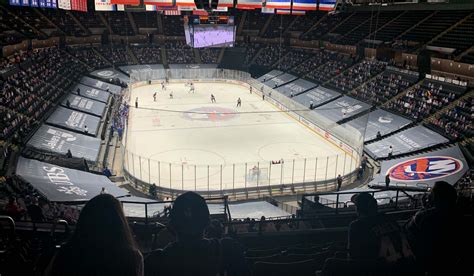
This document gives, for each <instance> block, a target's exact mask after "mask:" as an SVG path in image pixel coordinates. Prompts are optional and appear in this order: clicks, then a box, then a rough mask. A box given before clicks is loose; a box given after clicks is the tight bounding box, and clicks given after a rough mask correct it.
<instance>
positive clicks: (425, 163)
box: [370, 145, 469, 188]
mask: <svg viewBox="0 0 474 276" xmlns="http://www.w3.org/2000/svg"><path fill="white" fill-rule="evenodd" d="M468 170H469V164H468V163H467V161H466V159H465V158H464V156H463V154H462V152H461V150H460V149H459V147H458V146H457V145H455V146H452V147H449V148H444V149H441V150H436V151H432V152H428V153H422V154H418V155H413V156H409V157H404V158H399V159H393V160H389V161H384V162H382V165H381V168H380V174H379V175H378V176H376V177H375V178H374V180H373V181H372V182H371V183H370V184H371V185H372V186H385V176H386V175H387V174H388V175H389V177H390V185H391V186H402V187H403V186H408V187H410V186H411V187H421V188H423V187H433V185H434V183H435V182H436V181H446V182H448V183H449V184H455V183H456V182H457V181H458V180H459V179H461V177H462V176H463V175H464V174H465V173H466V172H467V171H468Z"/></svg>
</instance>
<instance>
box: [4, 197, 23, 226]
mask: <svg viewBox="0 0 474 276" xmlns="http://www.w3.org/2000/svg"><path fill="white" fill-rule="evenodd" d="M5 213H6V214H7V215H8V216H10V217H12V218H13V219H14V220H19V219H21V217H23V214H24V213H25V210H23V209H22V208H21V207H20V206H19V205H18V203H17V201H16V198H14V197H10V198H9V199H8V203H7V204H6V205H5Z"/></svg>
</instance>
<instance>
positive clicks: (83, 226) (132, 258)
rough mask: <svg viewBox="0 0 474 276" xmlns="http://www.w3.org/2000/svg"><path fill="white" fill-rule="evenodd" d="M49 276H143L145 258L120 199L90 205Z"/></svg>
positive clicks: (101, 197) (101, 199) (97, 200)
mask: <svg viewBox="0 0 474 276" xmlns="http://www.w3.org/2000/svg"><path fill="white" fill-rule="evenodd" d="M49 275H143V257H142V255H141V253H140V252H139V250H138V249H137V248H136V246H135V242H134V239H133V237H132V233H131V231H130V228H129V226H128V223H127V220H126V218H125V215H124V213H123V210H122V206H121V204H120V202H119V201H118V200H117V199H116V198H114V197H113V196H112V195H110V194H101V195H98V196H96V197H94V198H92V199H91V200H90V201H89V202H87V204H86V205H85V206H84V208H83V209H82V211H81V214H80V216H79V220H78V221H77V225H76V230H75V231H74V234H73V236H72V238H71V239H70V240H69V242H68V243H67V244H66V245H65V246H63V247H62V248H61V250H60V251H59V253H58V254H57V255H56V257H55V258H54V259H53V261H52V263H51V265H50V268H49Z"/></svg>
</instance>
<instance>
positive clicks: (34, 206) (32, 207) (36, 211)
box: [26, 197, 46, 222]
mask: <svg viewBox="0 0 474 276" xmlns="http://www.w3.org/2000/svg"><path fill="white" fill-rule="evenodd" d="M26 209H27V210H28V215H29V216H30V218H31V220H32V221H34V222H41V221H45V220H46V218H45V216H44V212H43V209H41V207H40V206H39V203H38V198H37V197H33V199H32V201H31V204H29V205H28V206H27V207H26Z"/></svg>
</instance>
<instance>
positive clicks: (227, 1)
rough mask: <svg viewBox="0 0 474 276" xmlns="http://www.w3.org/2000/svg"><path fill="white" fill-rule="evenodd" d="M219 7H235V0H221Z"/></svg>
mask: <svg viewBox="0 0 474 276" xmlns="http://www.w3.org/2000/svg"><path fill="white" fill-rule="evenodd" d="M217 7H218V8H222V7H227V8H233V7H234V0H219V3H218V4H217Z"/></svg>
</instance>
